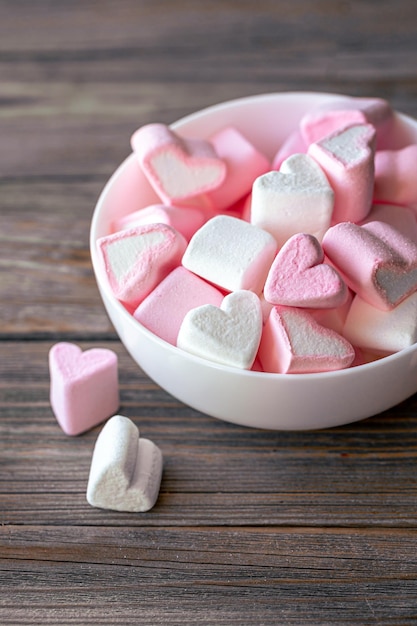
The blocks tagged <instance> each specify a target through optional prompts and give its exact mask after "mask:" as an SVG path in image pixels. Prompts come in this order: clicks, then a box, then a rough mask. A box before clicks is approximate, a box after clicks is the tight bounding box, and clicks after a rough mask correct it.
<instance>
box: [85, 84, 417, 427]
mask: <svg viewBox="0 0 417 626" xmlns="http://www.w3.org/2000/svg"><path fill="white" fill-rule="evenodd" d="M344 98H345V96H342V95H337V94H319V93H302V92H301V93H300V92H297V93H282V94H266V95H259V96H253V97H249V98H241V99H238V100H234V101H230V102H226V103H222V104H219V105H216V106H213V107H209V108H207V109H204V110H202V111H199V112H197V113H195V114H192V115H190V116H187V117H185V118H183V119H182V120H179V121H178V122H176V123H175V124H173V125H172V128H174V129H175V130H176V132H178V133H179V134H181V135H183V136H184V137H195V138H207V137H209V136H210V135H211V134H213V133H214V132H216V131H217V130H220V129H221V128H223V127H225V126H228V125H233V126H235V127H236V128H237V129H238V130H240V131H241V132H242V133H244V134H245V135H246V137H247V138H248V139H249V140H250V141H251V142H252V143H253V144H254V145H255V146H256V147H257V148H258V149H259V150H261V151H263V152H264V153H265V155H266V156H268V157H270V158H272V157H273V156H274V154H275V153H276V151H277V148H278V147H279V145H280V144H281V143H282V141H283V140H284V139H285V138H286V137H287V136H288V134H289V133H290V132H291V131H292V130H294V129H295V128H296V126H297V124H298V121H299V120H300V118H301V116H302V115H303V114H304V113H305V112H307V111H308V110H311V109H312V108H314V107H315V106H317V105H319V104H322V103H323V102H324V101H328V100H334V101H340V100H343V99H344ZM394 128H395V137H396V145H395V147H398V148H399V147H402V146H404V145H407V144H408V143H412V142H416V141H417V123H416V122H415V121H414V120H412V119H410V118H408V117H406V116H403V115H401V114H396V115H395V123H394ZM133 130H135V129H133ZM158 202H160V200H159V198H158V196H157V195H156V194H155V192H154V191H153V189H152V188H151V186H150V185H149V183H148V181H147V179H146V178H145V176H144V174H143V173H142V172H141V170H140V168H139V165H138V163H137V160H136V157H135V156H134V155H133V154H130V155H129V156H128V157H127V158H126V159H125V161H124V162H123V163H122V164H121V165H120V166H119V167H118V169H117V170H116V171H115V173H114V174H113V176H112V177H111V178H110V180H109V181H108V183H107V185H106V186H105V188H104V190H103V192H102V193H101V196H100V198H99V200H98V203H97V206H96V208H95V211H94V215H93V219H92V223H91V231H90V248H91V257H92V263H93V269H94V272H95V276H96V280H97V284H98V287H99V290H100V293H101V297H102V299H103V303H104V305H105V308H106V310H107V313H108V315H109V317H110V319H111V321H112V323H113V325H114V327H115V329H116V331H117V332H118V334H119V336H120V339H121V341H122V342H123V344H124V345H125V347H126V349H127V350H128V352H129V353H130V354H131V356H132V357H133V358H134V360H135V361H136V362H137V363H138V365H139V366H140V367H141V368H142V369H143V370H144V371H145V372H146V373H147V374H148V375H149V376H150V377H151V378H152V379H153V380H155V382H157V383H158V384H159V385H160V386H161V387H163V388H164V389H165V390H166V391H168V392H169V393H171V394H172V395H173V396H175V397H177V398H178V399H179V400H181V401H182V402H185V403H186V404H189V405H190V406H192V407H193V408H196V409H198V410H200V411H202V412H204V413H207V414H209V415H212V416H213V417H217V418H220V419H223V420H226V421H230V422H233V423H237V424H241V425H245V426H251V427H259V428H270V429H285V430H288V429H294V430H300V429H313V428H324V427H332V426H337V425H340V424H345V423H349V422H353V421H356V420H360V419H364V418H366V417H369V416H371V415H374V414H376V413H379V412H381V411H383V410H385V409H388V408H389V407H391V406H394V405H395V404H397V403H398V402H401V401H402V400H404V399H405V398H407V397H409V396H410V395H412V394H413V393H415V392H416V391H417V347H416V346H411V347H410V348H408V349H406V350H403V351H401V352H400V353H397V354H394V355H391V356H389V357H385V358H383V359H380V360H379V361H375V362H372V363H367V364H365V365H361V366H358V367H355V368H351V369H349V370H340V371H336V372H326V373H317V374H297V375H285V374H269V373H261V372H252V371H241V370H236V369H235V368H229V367H223V366H219V365H217V364H215V363H210V362H208V361H206V360H204V359H200V358H198V357H195V356H193V355H190V354H188V353H186V352H183V351H181V350H179V349H178V348H176V347H174V346H172V345H170V344H168V343H166V342H164V341H163V340H161V339H160V338H159V337H157V336H155V335H153V334H152V333H150V332H149V331H148V330H147V329H146V328H144V327H143V326H142V325H141V324H139V323H138V322H137V321H136V320H135V319H134V318H133V317H132V316H131V315H130V314H129V313H128V312H127V311H126V310H125V308H124V307H123V306H122V305H121V304H120V303H119V302H118V301H117V300H116V299H115V298H114V296H113V295H112V293H111V292H110V289H109V287H108V284H107V280H106V277H105V275H104V272H103V268H102V266H101V263H100V259H99V257H98V254H97V249H96V240H97V239H98V238H99V237H102V236H104V235H107V234H109V233H110V232H111V231H112V222H113V220H115V219H116V218H120V217H122V216H124V215H127V214H129V213H131V212H133V211H136V210H138V209H140V208H144V207H145V206H148V205H149V204H153V203H158Z"/></svg>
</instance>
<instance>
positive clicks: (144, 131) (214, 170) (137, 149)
mask: <svg viewBox="0 0 417 626" xmlns="http://www.w3.org/2000/svg"><path fill="white" fill-rule="evenodd" d="M131 144H132V149H133V151H134V153H135V154H136V156H137V158H138V161H139V164H140V166H141V168H142V170H143V172H144V173H145V175H146V176H147V178H148V180H149V182H150V183H151V185H152V186H153V187H154V189H155V191H156V192H157V193H158V195H159V196H160V198H161V199H162V200H163V202H165V203H167V204H173V203H175V202H177V203H178V202H181V201H182V200H186V199H189V198H193V197H195V196H199V195H202V194H205V193H206V192H207V191H212V190H213V189H216V188H217V187H219V186H220V185H221V184H222V182H223V181H224V179H225V177H226V164H225V163H224V161H222V160H221V159H220V158H219V157H218V155H217V154H216V151H215V149H214V147H213V145H212V144H211V143H210V142H208V141H205V140H203V139H185V138H182V137H180V136H179V135H178V134H176V133H175V132H174V131H173V130H171V129H170V128H169V127H168V126H166V125H165V124H147V125H145V126H142V127H141V128H139V129H138V130H137V131H136V132H135V133H134V134H133V135H132V138H131Z"/></svg>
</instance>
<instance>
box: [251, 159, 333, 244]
mask: <svg viewBox="0 0 417 626" xmlns="http://www.w3.org/2000/svg"><path fill="white" fill-rule="evenodd" d="M333 204H334V193H333V190H332V188H331V186H330V184H329V181H328V180H327V177H326V175H325V174H324V172H323V170H322V168H321V167H320V166H319V165H318V164H317V163H316V162H315V161H314V159H312V158H311V157H310V156H308V155H306V154H295V155H293V156H291V157H289V158H288V159H287V160H286V161H284V162H283V163H282V165H281V168H280V170H279V172H277V171H271V172H268V173H267V174H264V175H263V176H260V177H258V178H257V179H256V180H255V182H254V184H253V187H252V204H251V218H250V219H251V223H252V224H253V225H254V226H258V227H259V228H263V229H264V230H267V231H268V232H270V233H271V234H272V235H273V236H274V237H275V239H276V241H277V243H278V246H279V247H281V246H282V245H283V244H284V243H285V242H286V241H287V239H289V238H290V237H291V236H292V235H295V234H296V233H299V232H305V233H309V234H311V235H314V236H315V237H316V238H317V239H319V240H321V238H322V237H323V235H324V233H325V232H326V230H327V229H328V227H329V225H330V222H331V217H332V213H333Z"/></svg>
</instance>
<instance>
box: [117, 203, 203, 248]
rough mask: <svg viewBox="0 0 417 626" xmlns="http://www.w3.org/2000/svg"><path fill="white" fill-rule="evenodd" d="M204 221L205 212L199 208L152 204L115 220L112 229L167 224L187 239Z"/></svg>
mask: <svg viewBox="0 0 417 626" xmlns="http://www.w3.org/2000/svg"><path fill="white" fill-rule="evenodd" d="M205 221H206V212H205V211H204V210H203V209H201V208H194V207H179V206H172V205H166V204H152V205H150V206H147V207H144V208H143V209H139V210H138V211H134V212H133V213H129V214H128V215H125V216H124V217H122V218H119V219H117V220H115V221H114V222H113V229H114V231H115V232H117V231H119V230H129V229H130V228H136V226H143V225H144V224H158V223H159V224H167V225H168V226H171V227H172V228H174V229H175V230H177V231H178V232H179V233H181V234H182V235H184V237H185V238H186V239H187V241H189V240H190V239H191V237H192V236H193V234H194V233H195V231H196V230H198V229H199V228H200V226H202V225H203V224H204V222H205Z"/></svg>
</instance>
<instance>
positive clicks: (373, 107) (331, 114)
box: [300, 98, 393, 145]
mask: <svg viewBox="0 0 417 626" xmlns="http://www.w3.org/2000/svg"><path fill="white" fill-rule="evenodd" d="M392 122H393V110H392V108H391V106H390V104H389V103H388V102H387V100H383V99H382V98H347V99H343V100H341V101H339V102H337V103H336V102H330V103H327V104H325V105H322V106H320V107H318V108H316V109H313V110H312V111H308V112H307V113H306V114H305V115H304V116H303V117H302V118H301V120H300V134H301V136H302V138H303V140H304V141H305V143H306V144H307V145H309V144H311V143H315V142H317V141H320V140H321V139H324V138H325V137H326V136H327V135H331V134H333V133H334V132H336V131H340V130H342V129H343V128H346V127H347V126H353V125H357V124H372V126H374V127H375V129H376V139H377V141H378V144H380V143H382V144H385V143H386V137H387V136H388V135H389V132H390V129H391V126H392Z"/></svg>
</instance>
